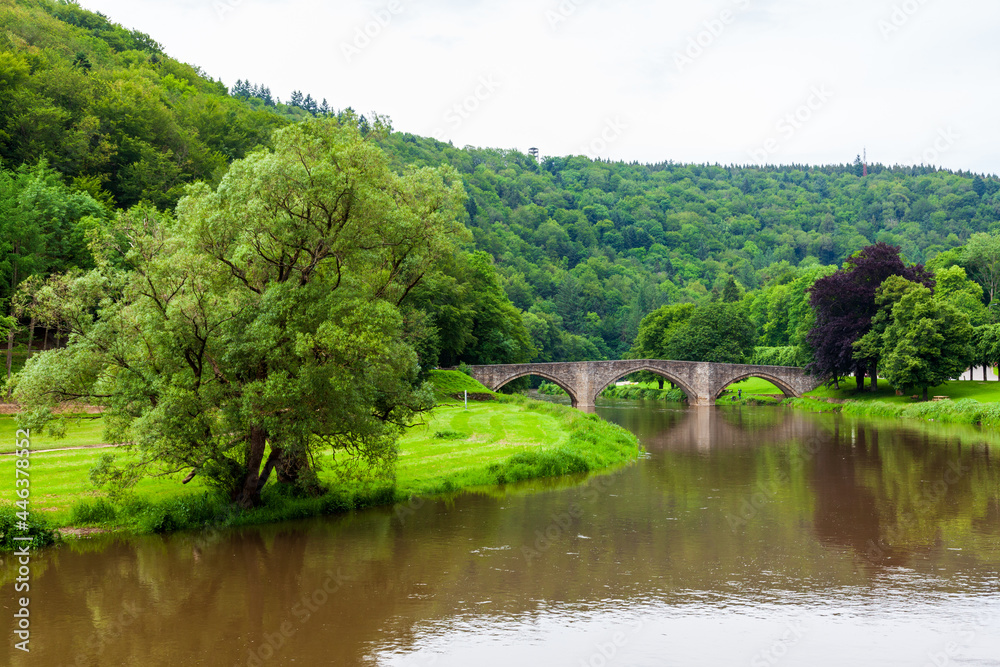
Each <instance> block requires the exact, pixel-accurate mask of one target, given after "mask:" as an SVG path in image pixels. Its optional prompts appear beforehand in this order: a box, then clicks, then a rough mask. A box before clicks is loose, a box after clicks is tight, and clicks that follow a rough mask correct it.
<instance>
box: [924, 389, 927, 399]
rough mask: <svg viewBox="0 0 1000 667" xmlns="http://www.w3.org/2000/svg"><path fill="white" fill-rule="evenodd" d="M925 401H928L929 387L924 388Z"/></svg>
mask: <svg viewBox="0 0 1000 667" xmlns="http://www.w3.org/2000/svg"><path fill="white" fill-rule="evenodd" d="M924 400H925V401H926V400H927V387H924Z"/></svg>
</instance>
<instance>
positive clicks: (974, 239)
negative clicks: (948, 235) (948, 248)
mask: <svg viewBox="0 0 1000 667" xmlns="http://www.w3.org/2000/svg"><path fill="white" fill-rule="evenodd" d="M960 257H961V261H962V264H963V265H964V266H965V269H966V271H967V272H968V274H969V276H970V277H971V278H972V279H973V280H975V281H976V282H977V283H979V284H980V285H981V286H982V288H983V291H984V292H985V294H986V297H987V299H986V304H987V306H992V304H993V299H994V298H995V296H996V292H997V289H998V288H1000V236H997V235H994V234H987V233H978V234H973V235H972V236H970V237H969V241H968V242H967V243H966V244H965V248H964V250H962V252H961V254H960Z"/></svg>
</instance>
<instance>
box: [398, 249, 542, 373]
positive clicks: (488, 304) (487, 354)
mask: <svg viewBox="0 0 1000 667" xmlns="http://www.w3.org/2000/svg"><path fill="white" fill-rule="evenodd" d="M408 302H409V305H410V306H411V307H413V308H415V309H420V310H422V311H423V312H425V313H426V314H427V321H426V326H427V331H426V334H425V338H424V341H423V344H422V346H421V350H422V352H423V354H422V356H423V358H422V359H421V363H422V365H423V366H425V367H429V366H436V365H438V364H439V363H440V364H441V365H444V366H455V365H457V364H459V363H463V362H464V363H467V364H515V363H522V362H525V361H530V360H531V358H532V357H534V355H535V353H536V349H535V347H534V346H533V344H532V339H531V334H530V333H529V332H528V329H527V328H526V327H525V324H524V321H523V319H522V313H521V311H519V310H518V309H517V307H516V306H514V304H512V303H511V301H510V299H509V298H508V297H507V294H506V292H504V289H503V286H502V285H501V283H500V277H499V275H498V274H497V271H496V268H495V267H494V266H493V260H492V258H491V257H490V256H489V254H487V253H485V252H481V251H480V252H475V253H472V254H469V253H458V252H456V253H455V254H454V255H452V256H451V257H448V258H446V260H445V261H444V262H443V264H442V267H441V269H440V270H439V271H437V272H435V273H434V274H433V275H430V276H428V277H427V278H426V279H425V280H423V281H421V283H420V284H419V285H418V286H416V287H415V288H414V290H413V293H412V295H411V297H410V298H409V300H408Z"/></svg>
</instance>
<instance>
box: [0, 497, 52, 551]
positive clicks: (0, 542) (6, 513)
mask: <svg viewBox="0 0 1000 667" xmlns="http://www.w3.org/2000/svg"><path fill="white" fill-rule="evenodd" d="M20 511H21V510H20V509H19V508H18V507H16V506H14V505H11V504H9V503H2V504H0V551H13V550H14V549H18V548H20V547H22V546H24V545H25V544H27V545H28V548H30V549H39V548H41V547H47V546H49V545H50V544H55V543H56V542H58V541H59V533H58V532H56V530H55V529H53V528H50V527H49V526H48V524H47V523H46V522H45V520H43V519H40V518H39V517H38V516H37V515H36V514H35V513H34V512H31V511H30V510H29V511H28V518H27V521H26V522H25V523H26V524H27V525H26V527H27V530H25V526H20V525H19V524H21V521H22V520H21V519H19V518H18V516H17V514H18V512H20ZM15 537H30V538H31V541H26V540H15V539H14V538H15Z"/></svg>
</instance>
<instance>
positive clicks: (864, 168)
mask: <svg viewBox="0 0 1000 667" xmlns="http://www.w3.org/2000/svg"><path fill="white" fill-rule="evenodd" d="M862 154H863V155H864V157H863V158H862V164H863V165H864V166H862V167H861V178H864V177H865V176H867V175H868V147H867V146H866V147H865V148H864V150H863V151H862Z"/></svg>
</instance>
